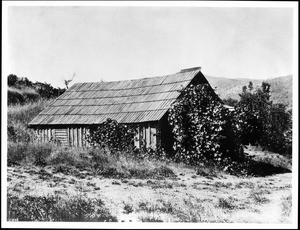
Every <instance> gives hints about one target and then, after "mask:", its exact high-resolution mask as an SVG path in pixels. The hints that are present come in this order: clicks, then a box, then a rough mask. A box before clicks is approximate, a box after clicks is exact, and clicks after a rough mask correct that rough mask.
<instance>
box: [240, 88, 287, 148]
mask: <svg viewBox="0 0 300 230" xmlns="http://www.w3.org/2000/svg"><path fill="white" fill-rule="evenodd" d="M270 87H271V85H270V84H269V83H266V82H263V83H262V85H261V87H260V88H258V89H256V90H253V85H252V84H250V83H249V85H248V88H247V87H246V86H244V87H243V88H242V93H241V94H240V101H239V102H238V103H237V105H236V107H235V110H236V111H237V115H238V119H239V120H240V121H241V123H240V127H241V138H242V143H243V144H252V145H260V146H261V147H263V148H265V149H267V150H270V151H274V152H279V153H289V154H290V153H291V134H290V133H291V127H292V119H291V111H286V107H285V106H284V105H283V104H273V102H272V101H271V100H270Z"/></svg>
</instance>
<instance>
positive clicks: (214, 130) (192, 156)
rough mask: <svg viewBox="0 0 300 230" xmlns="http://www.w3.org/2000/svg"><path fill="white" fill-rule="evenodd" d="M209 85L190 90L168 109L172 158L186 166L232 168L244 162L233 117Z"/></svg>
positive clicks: (187, 89)
mask: <svg viewBox="0 0 300 230" xmlns="http://www.w3.org/2000/svg"><path fill="white" fill-rule="evenodd" d="M232 113H233V112H230V111H229V110H228V109H226V108H225V107H224V106H223V104H222V102H221V101H220V100H219V98H218V97H217V96H216V95H215V94H214V92H213V90H212V89H211V87H210V86H209V85H208V84H201V85H196V86H193V85H191V86H189V87H187V88H185V89H184V90H183V91H182V94H181V98H180V99H178V100H177V101H176V102H175V103H174V104H173V105H172V107H171V109H170V115H169V121H170V124H171V125H172V127H173V134H174V137H175V144H174V150H175V151H176V155H175V158H176V159H178V160H180V161H183V162H186V163H189V164H203V163H206V162H207V161H211V160H212V161H214V162H215V164H216V165H219V166H221V165H223V166H225V165H226V166H229V167H230V166H231V165H232V164H233V162H234V161H242V160H243V156H244V155H243V149H242V146H241V143H240V137H239V130H238V126H237V122H238V121H237V120H236V116H234V115H233V114H232Z"/></svg>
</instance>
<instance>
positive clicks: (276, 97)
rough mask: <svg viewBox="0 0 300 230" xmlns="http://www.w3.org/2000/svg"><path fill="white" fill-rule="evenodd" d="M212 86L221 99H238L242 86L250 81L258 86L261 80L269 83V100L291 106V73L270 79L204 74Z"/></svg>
mask: <svg viewBox="0 0 300 230" xmlns="http://www.w3.org/2000/svg"><path fill="white" fill-rule="evenodd" d="M205 77H206V78H207V80H208V82H209V83H210V84H211V86H212V87H213V88H215V87H216V88H217V89H216V92H217V94H219V95H220V97H221V98H222V99H227V98H233V99H237V100H238V99H239V93H241V92H242V87H243V86H245V85H246V86H247V85H248V84H249V82H250V81H251V82H252V83H253V85H254V88H256V87H260V86H261V84H262V82H263V81H266V82H268V83H270V84H271V100H273V102H274V103H283V104H285V105H286V106H287V107H288V108H291V107H292V95H293V75H287V76H281V77H276V78H272V79H266V80H258V79H249V78H237V79H232V78H222V77H212V76H208V75H206V76H205Z"/></svg>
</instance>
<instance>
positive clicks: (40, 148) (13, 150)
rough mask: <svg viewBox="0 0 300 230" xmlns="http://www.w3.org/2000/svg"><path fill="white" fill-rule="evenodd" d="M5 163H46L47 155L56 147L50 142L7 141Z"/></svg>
mask: <svg viewBox="0 0 300 230" xmlns="http://www.w3.org/2000/svg"><path fill="white" fill-rule="evenodd" d="M7 146H8V149H7V164H8V165H13V164H21V163H33V164H35V165H40V166H43V165H47V160H48V157H49V156H50V154H51V152H52V151H53V150H54V148H56V146H55V145H53V144H50V143H41V144H38V143H23V142H16V143H15V142H8V145H7Z"/></svg>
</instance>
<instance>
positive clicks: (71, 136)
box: [70, 128, 74, 147]
mask: <svg viewBox="0 0 300 230" xmlns="http://www.w3.org/2000/svg"><path fill="white" fill-rule="evenodd" d="M73 137H74V136H73V128H70V145H71V146H72V147H73V146H74V138H73Z"/></svg>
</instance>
